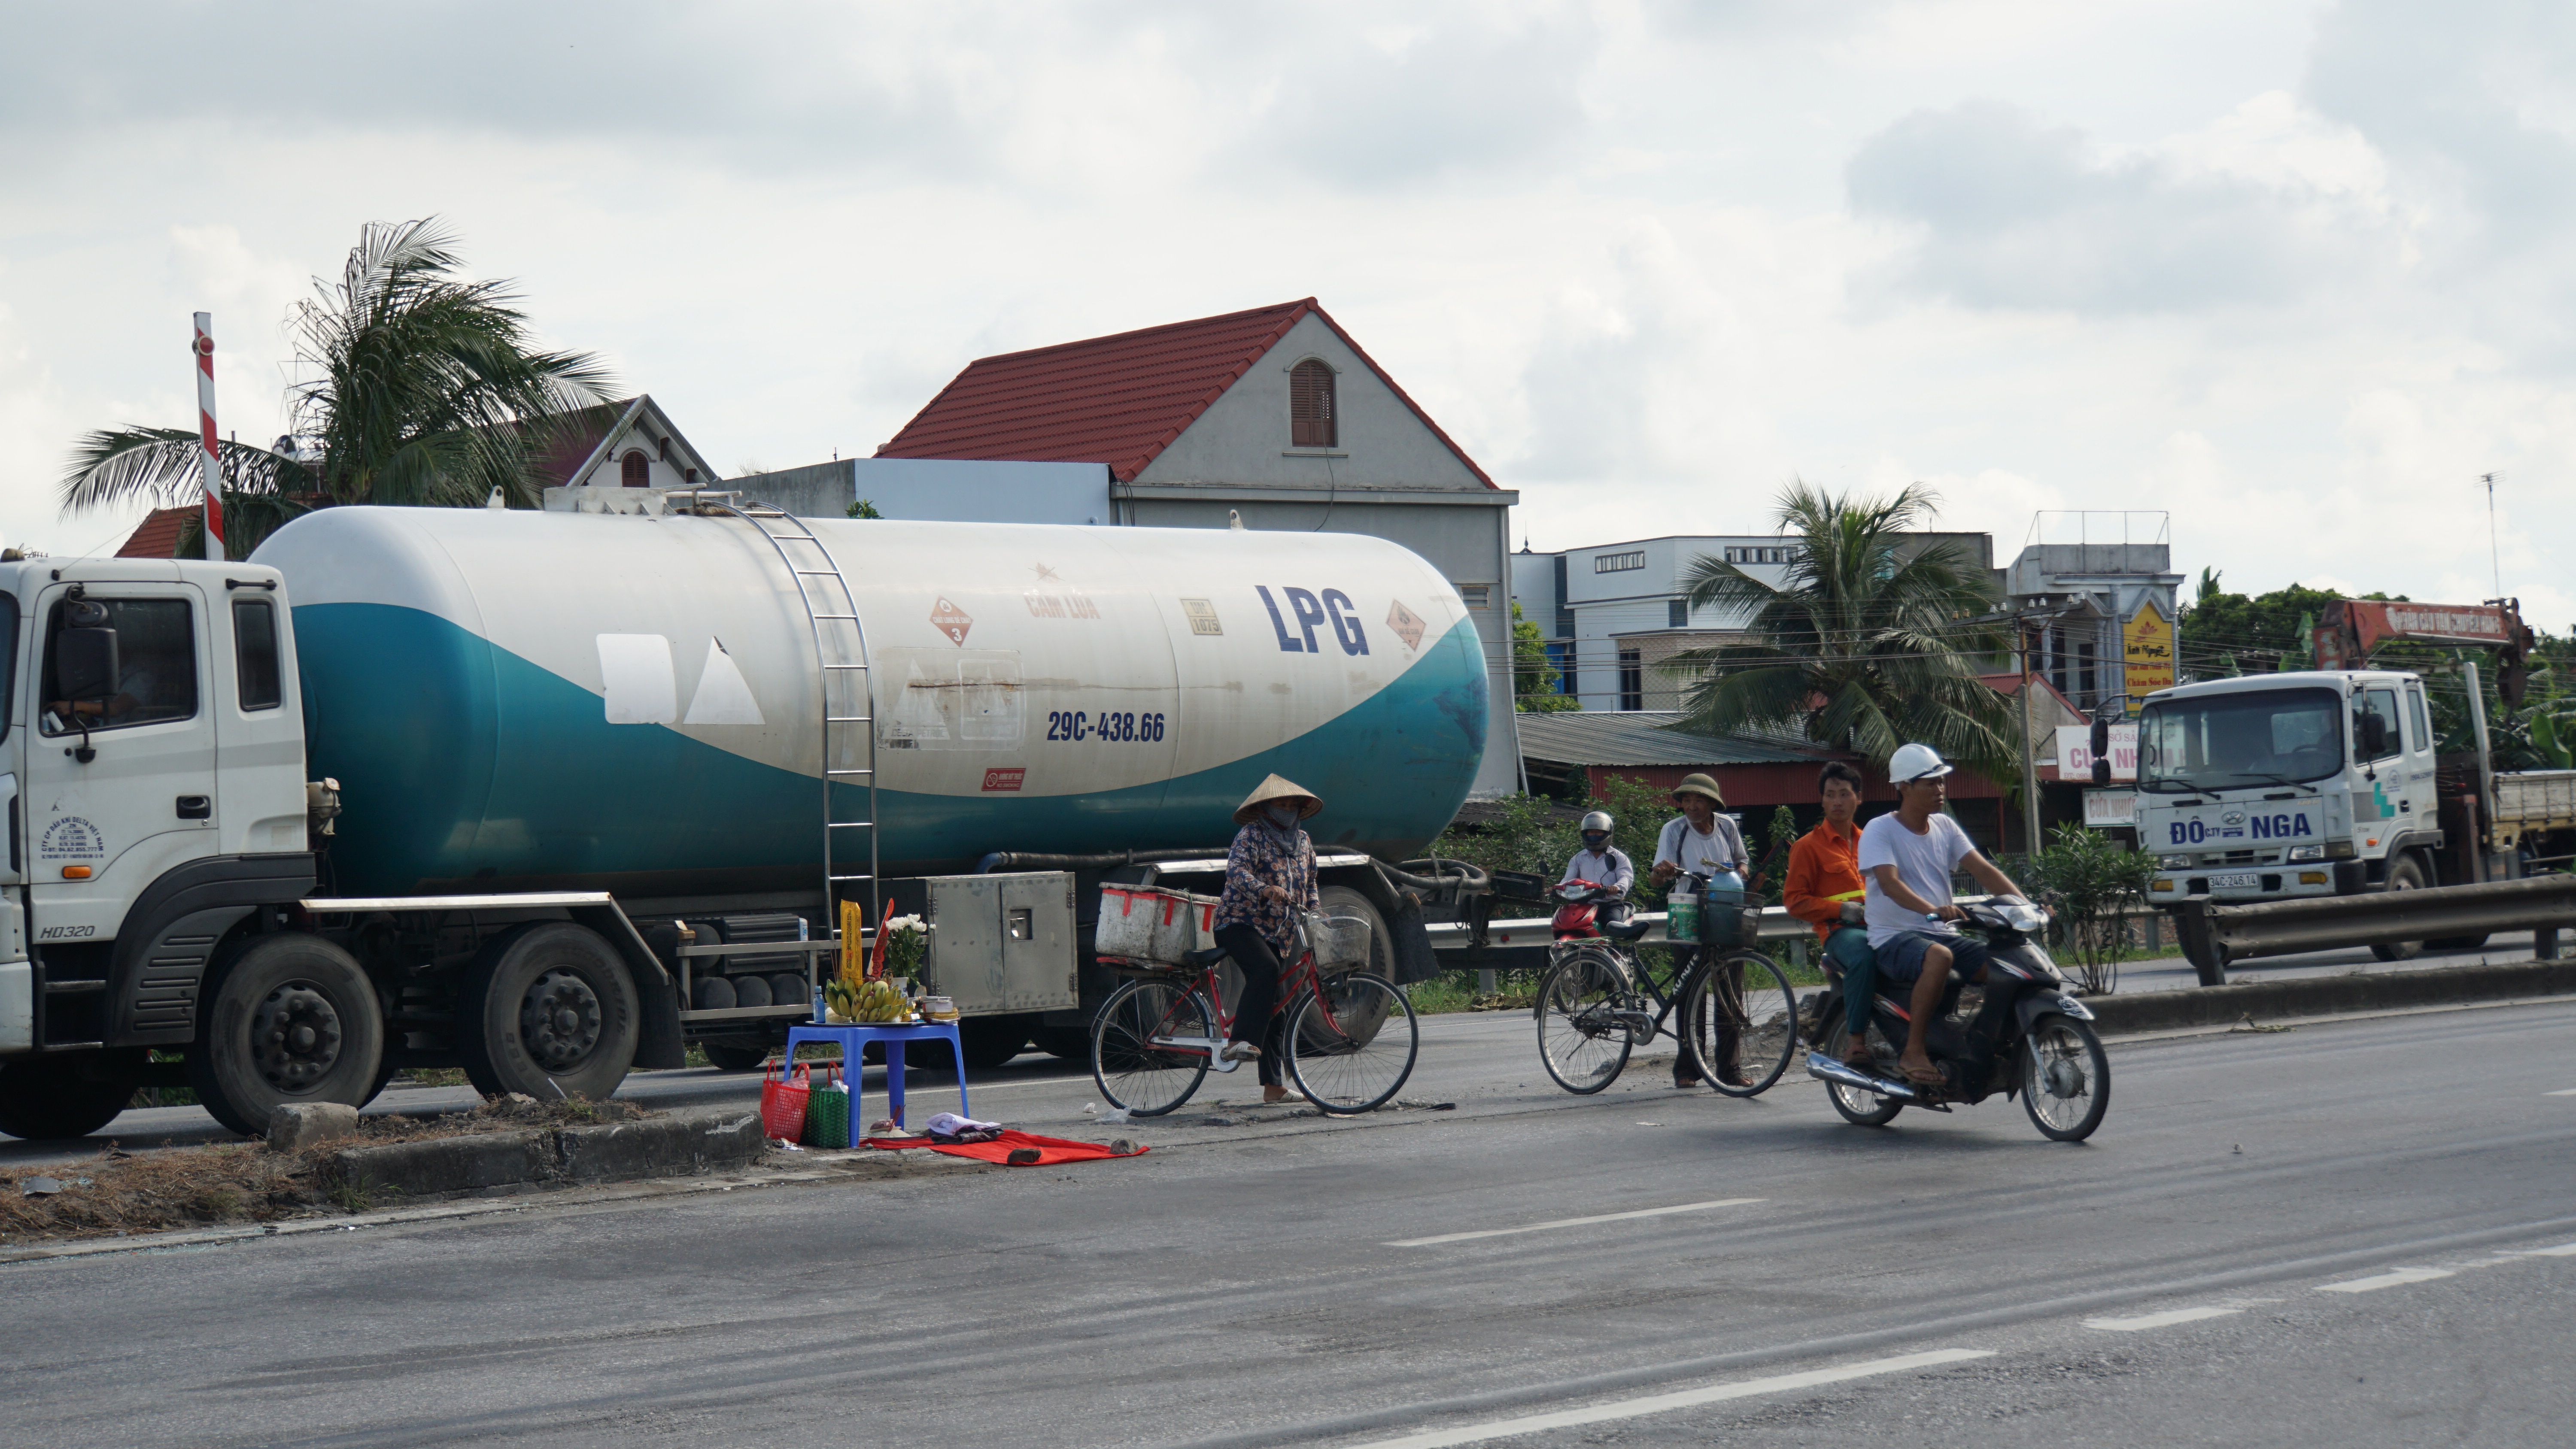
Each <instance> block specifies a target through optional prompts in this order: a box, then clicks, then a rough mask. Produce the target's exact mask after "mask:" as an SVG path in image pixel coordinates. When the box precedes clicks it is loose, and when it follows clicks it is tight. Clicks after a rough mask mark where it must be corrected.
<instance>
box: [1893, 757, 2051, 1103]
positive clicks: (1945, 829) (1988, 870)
mask: <svg viewBox="0 0 2576 1449" xmlns="http://www.w3.org/2000/svg"><path fill="white" fill-rule="evenodd" d="M1949 773H1950V766H1949V764H1948V763H1947V762H1945V761H1944V760H1943V759H1942V758H1941V754H1940V752H1939V751H1938V750H1935V749H1933V748H1932V747H1931V746H1930V745H1907V746H1905V747H1903V748H1901V749H1899V750H1898V751H1897V752H1896V753H1895V754H1894V755H1892V756H1890V757H1889V758H1888V761H1887V778H1888V779H1889V780H1890V781H1891V782H1893V783H1894V784H1895V786H1896V801H1897V803H1896V809H1895V810H1894V811H1893V812H1892V813H1890V814H1886V815H1881V816H1880V817H1878V818H1877V819H1875V820H1873V821H1871V822H1869V824H1868V825H1867V826H1866V827H1864V828H1863V829H1862V830H1861V833H1860V868H1861V874H1862V875H1863V876H1864V877H1866V879H1867V883H1868V889H1869V898H1868V901H1867V904H1866V909H1865V910H1864V912H1863V915H1864V916H1865V917H1866V918H1867V920H1868V922H1869V944H1870V947H1871V949H1872V950H1873V951H1875V952H1876V953H1877V956H1878V963H1877V969H1878V974H1879V976H1880V978H1881V979H1883V980H1887V981H1894V982H1899V983H1904V984H1909V985H1911V986H1912V987H1913V988H1914V989H1913V995H1912V998H1911V1001H1910V1003H1909V1005H1910V1008H1911V1011H1912V1018H1911V1020H1910V1021H1908V1023H1907V1024H1906V1030H1905V1053H1904V1055H1903V1056H1902V1057H1900V1058H1898V1062H1897V1065H1898V1066H1899V1067H1900V1068H1902V1069H1903V1070H1904V1072H1905V1075H1906V1077H1907V1078H1908V1079H1910V1080H1912V1081H1915V1082H1919V1083H1923V1084H1925V1085H1936V1084H1938V1083H1939V1082H1940V1080H1941V1073H1940V1071H1939V1070H1938V1069H1937V1068H1935V1067H1934V1066H1933V1065H1932V1058H1931V1056H1930V1055H1929V1054H1927V1053H1926V1052H1925V1051H1924V1050H1923V1033H1924V1030H1925V1029H1926V1028H1927V1027H1928V1026H1929V1025H1930V1024H1931V1021H1932V1017H1933V1014H1934V1013H1936V1012H1938V1011H1939V1010H1940V1009H1941V993H1942V991H1943V990H1944V989H1945V988H1946V987H1947V986H1948V985H1949V981H1950V977H1951V975H1952V974H1953V973H1956V974H1957V976H1958V978H1959V979H1960V980H1962V981H1968V982H1975V981H1982V980H1984V979H1985V975H1986V947H1985V943H1984V942H1982V941H1978V940H1976V939H1974V938H1972V937H1968V936H1962V935H1960V934H1959V928H1958V927H1956V926H1953V925H1951V924H1950V923H1951V922H1952V921H1955V920H1957V919H1958V918H1959V908H1958V907H1957V906H1954V905H1952V904H1951V903H1950V875H1951V873H1952V872H1953V871H1956V870H1958V869H1960V868H1961V867H1962V866H1964V867H1966V869H1967V871H1968V873H1969V874H1970V875H1973V876H1975V877H1976V878H1977V883H1978V884H1979V885H1982V886H1984V887H1985V888H1986V889H1987V891H1989V892H1990V893H1992V894H1994V895H1999V896H2018V895H2020V894H2021V887H2019V886H2017V885H2014V884H2013V883H2012V877H2010V876H2008V875H2005V874H2004V873H2003V871H2002V870H2001V869H1999V868H1998V867H1997V866H1996V865H1995V863H1994V862H1993V861H1990V860H1988V859H1986V858H1985V856H1984V855H1983V854H1981V853H1980V852H1979V851H1978V850H1977V847H1976V845H1975V844H1974V843H1973V842H1971V841H1970V840H1969V839H1968V832H1967V831H1966V830H1964V829H1961V828H1960V825H1959V822H1958V821H1957V820H1955V819H1953V818H1951V817H1950V816H1949V815H1948V814H1946V813H1944V812H1943V810H1942V808H1941V807H1942V805H1943V804H1944V803H1945V802H1946V800H1947V798H1948V794H1949V787H1948V786H1947V785H1945V784H1944V783H1943V777H1944V776H1946V775H1948V774H1949Z"/></svg>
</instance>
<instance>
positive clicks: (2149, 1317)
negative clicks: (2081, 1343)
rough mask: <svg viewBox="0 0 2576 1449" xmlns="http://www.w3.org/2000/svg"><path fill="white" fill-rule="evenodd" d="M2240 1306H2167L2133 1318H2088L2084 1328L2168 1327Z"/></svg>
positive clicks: (2235, 1310)
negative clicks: (2162, 1310)
mask: <svg viewBox="0 0 2576 1449" xmlns="http://www.w3.org/2000/svg"><path fill="white" fill-rule="evenodd" d="M2244 1311H2245V1310H2244V1309H2242V1308H2168V1309H2166V1310H2165V1311H2164V1312H2162V1313H2142V1314H2140V1315H2138V1316H2137V1317H2135V1318H2088V1319H2085V1320H2084V1326H2085V1327H2086V1328H2104V1329H2109V1330H2110V1331H2111V1332H2113V1333H2136V1332H2138V1331H2139V1330H2141V1329H2147V1328H2170V1327H2172V1326H2173V1325H2174V1324H2177V1323H2197V1322H2199V1321H2200V1320H2201V1319H2204V1318H2225V1317H2227V1316H2228V1315H2229V1314H2231V1313H2242V1312H2244Z"/></svg>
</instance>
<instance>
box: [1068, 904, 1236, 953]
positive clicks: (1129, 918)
mask: <svg viewBox="0 0 2576 1449" xmlns="http://www.w3.org/2000/svg"><path fill="white" fill-rule="evenodd" d="M1216 906H1217V898H1216V897H1215V896H1197V895H1192V894H1190V893H1189V892H1188V891H1176V890H1167V889H1165V888H1163V887H1160V886H1125V885H1104V886H1102V887H1101V888H1100V924H1099V926H1098V927H1097V928H1096V929H1095V930H1094V932H1093V934H1092V948H1093V949H1094V950H1095V951H1097V952H1098V953H1099V954H1100V955H1101V956H1102V957H1104V958H1116V959H1119V960H1126V961H1145V962H1152V963H1154V964H1156V965H1165V966H1174V965H1178V964H1180V961H1181V958H1182V957H1183V956H1186V955H1187V954H1189V953H1190V952H1192V951H1200V950H1205V949H1206V948H1208V947H1210V946H1213V945H1215V944H1216V927H1215V918H1216Z"/></svg>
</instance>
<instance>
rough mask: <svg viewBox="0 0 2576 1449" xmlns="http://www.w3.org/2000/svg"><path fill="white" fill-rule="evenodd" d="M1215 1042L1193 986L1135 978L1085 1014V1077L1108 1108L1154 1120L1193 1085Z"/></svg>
mask: <svg viewBox="0 0 2576 1449" xmlns="http://www.w3.org/2000/svg"><path fill="white" fill-rule="evenodd" d="M1215 1041H1216V1024H1215V1023H1214V1022H1213V1021H1211V1020H1209V1018H1208V1009H1207V1001H1206V999H1205V998H1203V997H1201V996H1200V995H1199V993H1198V992H1197V991H1196V990H1193V989H1192V988H1191V987H1189V986H1188V985H1185V984H1184V983H1182V982H1178V981H1172V980H1165V979H1160V978H1154V977H1144V978H1139V979H1137V980H1134V981H1130V982H1128V983H1127V984H1126V985H1124V986H1121V987H1119V988H1118V989H1117V990H1115V991H1113V992H1111V993H1109V999H1108V1000H1107V1001H1104V1002H1102V1003H1100V1014H1099V1015H1098V1016H1095V1017H1093V1018H1092V1019H1091V1080H1092V1081H1093V1082H1095V1083H1097V1084H1098V1085H1099V1087H1100V1095H1101V1096H1103V1097H1105V1098H1107V1099H1108V1100H1109V1105H1110V1106H1112V1107H1118V1108H1123V1109H1125V1111H1126V1112H1127V1115H1129V1116H1131V1117H1160V1116H1162V1115H1163V1114H1164V1113H1166V1112H1169V1111H1171V1110H1172V1109H1173V1108H1175V1107H1177V1106H1179V1105H1181V1104H1182V1103H1183V1102H1186V1101H1188V1100H1189V1099H1190V1094H1191V1093H1192V1092H1195V1091H1197V1090H1198V1089H1199V1082H1200V1081H1201V1080H1202V1079H1204V1078H1205V1077H1206V1076H1207V1072H1208V1061H1209V1059H1210V1056H1211V1054H1212V1053H1213V1052H1214V1051H1215V1045H1214V1043H1215ZM1181 1043H1189V1045H1182V1044H1181Z"/></svg>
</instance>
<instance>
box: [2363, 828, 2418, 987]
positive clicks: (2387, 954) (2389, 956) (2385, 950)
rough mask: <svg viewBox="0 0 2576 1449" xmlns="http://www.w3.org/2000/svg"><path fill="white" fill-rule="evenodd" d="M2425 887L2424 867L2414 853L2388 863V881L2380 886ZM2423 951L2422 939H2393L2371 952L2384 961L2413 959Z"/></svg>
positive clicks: (2413, 889) (2392, 887)
mask: <svg viewBox="0 0 2576 1449" xmlns="http://www.w3.org/2000/svg"><path fill="white" fill-rule="evenodd" d="M2423 888H2424V867H2423V864H2422V863H2421V862H2419V861H2417V860H2416V859H2415V857H2414V855H2413V853H2411V852H2410V853H2408V854H2405V855H2401V856H2399V857H2397V858H2396V859H2395V860H2392V861H2390V862H2389V863H2388V881H2387V883H2386V884H2385V885H2382V886H2381V887H2380V889H2381V890H2384V891H2420V890H2422V889H2423ZM2423 951H2424V943H2423V942H2421V941H2391V942H2388V943H2386V944H2384V945H2378V946H2373V947H2371V948H2370V954H2371V955H2373V956H2376V957H2378V958H2379V959H2380V960H2382V961H2411V960H2413V959H2415V958H2416V957H2417V956H2419V955H2422V954H2423Z"/></svg>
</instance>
